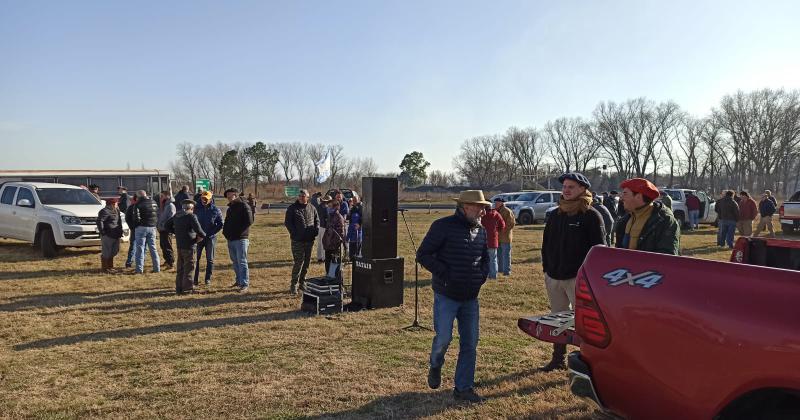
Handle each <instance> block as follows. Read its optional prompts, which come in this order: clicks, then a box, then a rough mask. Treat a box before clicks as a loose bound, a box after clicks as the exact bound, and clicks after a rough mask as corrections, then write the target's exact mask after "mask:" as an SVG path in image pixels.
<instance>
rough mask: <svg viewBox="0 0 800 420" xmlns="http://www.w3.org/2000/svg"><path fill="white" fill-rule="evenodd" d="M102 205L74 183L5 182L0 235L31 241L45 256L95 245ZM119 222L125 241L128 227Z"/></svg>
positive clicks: (1, 194) (1, 190) (1, 195)
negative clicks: (67, 247)
mask: <svg viewBox="0 0 800 420" xmlns="http://www.w3.org/2000/svg"><path fill="white" fill-rule="evenodd" d="M104 205H105V203H104V202H102V201H100V200H98V199H97V197H95V196H94V195H92V193H90V192H89V191H87V190H85V189H83V188H80V187H76V186H74V185H67V184H51V183H44V182H7V183H4V184H2V185H0V237H2V238H11V239H19V240H22V241H26V242H30V243H32V244H34V246H36V247H38V248H40V249H41V251H42V255H44V256H45V257H47V258H52V257H55V256H56V254H57V253H58V250H59V249H60V248H63V247H66V246H73V247H86V246H97V245H100V234H99V233H98V231H97V213H98V212H99V211H100V209H102V208H103V206H104ZM122 223H123V225H122V228H123V240H125V241H127V240H128V237H129V233H130V231H129V229H128V225H127V223H125V221H124V218H123V222H122Z"/></svg>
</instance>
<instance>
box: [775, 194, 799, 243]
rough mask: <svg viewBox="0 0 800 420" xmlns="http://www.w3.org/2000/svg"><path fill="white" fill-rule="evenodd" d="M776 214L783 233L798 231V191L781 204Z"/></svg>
mask: <svg viewBox="0 0 800 420" xmlns="http://www.w3.org/2000/svg"><path fill="white" fill-rule="evenodd" d="M778 214H779V215H780V220H781V230H782V231H783V233H793V232H797V231H800V191H797V192H796V193H794V195H793V196H792V197H791V198H789V199H788V200H787V201H784V202H783V204H781V206H780V208H779V210H778Z"/></svg>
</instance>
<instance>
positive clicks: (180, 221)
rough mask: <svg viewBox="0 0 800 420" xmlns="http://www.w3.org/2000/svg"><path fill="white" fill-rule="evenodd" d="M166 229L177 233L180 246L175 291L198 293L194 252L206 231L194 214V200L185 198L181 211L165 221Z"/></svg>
mask: <svg viewBox="0 0 800 420" xmlns="http://www.w3.org/2000/svg"><path fill="white" fill-rule="evenodd" d="M164 230H165V231H167V232H169V233H171V234H174V235H175V246H176V247H177V248H178V267H177V268H178V269H177V273H176V274H175V292H176V293H178V294H182V293H196V292H197V291H198V290H197V289H195V288H194V287H193V284H192V271H194V254H195V252H197V251H196V249H197V243H198V242H201V241H202V240H203V238H204V237H205V236H206V233H205V232H203V228H202V227H200V222H198V221H197V216H195V215H194V200H183V202H182V203H181V211H179V212H177V213H176V214H175V216H173V217H171V218H170V219H169V220H167V221H166V222H165V223H164Z"/></svg>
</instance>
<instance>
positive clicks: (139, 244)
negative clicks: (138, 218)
mask: <svg viewBox="0 0 800 420" xmlns="http://www.w3.org/2000/svg"><path fill="white" fill-rule="evenodd" d="M145 243H147V249H149V250H150V258H151V259H152V260H153V272H154V273H158V272H159V271H161V259H160V258H158V250H157V249H156V228H155V227H147V226H137V227H136V254H135V256H134V259H135V260H136V272H137V273H142V272H144V246H145Z"/></svg>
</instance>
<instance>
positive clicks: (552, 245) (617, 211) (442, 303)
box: [417, 172, 680, 402]
mask: <svg viewBox="0 0 800 420" xmlns="http://www.w3.org/2000/svg"><path fill="white" fill-rule="evenodd" d="M559 181H560V182H561V183H562V189H561V199H560V200H559V203H558V209H557V210H555V211H554V212H553V213H552V214H551V215H550V216H549V218H548V220H547V224H546V225H545V228H544V235H543V238H542V247H541V256H542V269H543V271H544V275H545V290H546V292H547V296H548V299H549V301H550V308H551V311H553V312H559V311H565V310H568V309H570V307H574V305H575V279H576V276H577V273H578V269H579V268H580V266H581V264H582V263H583V261H584V259H585V258H586V255H587V254H588V252H589V250H590V249H591V248H592V247H593V246H595V245H601V246H612V244H615V246H616V247H618V248H627V249H632V250H640V251H649V252H659V253H665V254H672V255H677V254H678V252H679V249H680V226H679V223H678V221H677V220H676V219H675V217H674V216H673V214H672V210H671V209H670V208H669V207H668V206H667V205H666V204H664V203H663V202H662V201H657V199H658V198H659V197H660V192H659V190H658V188H656V186H655V185H653V183H651V182H650V181H648V180H646V179H642V178H634V179H629V180H626V181H625V182H623V183H622V184H621V185H620V188H621V189H622V197H621V200H618V199H617V197H616V196H618V194H617V192H616V191H612V192H611V193H603V194H602V195H597V196H596V195H594V194H592V192H591V183H590V182H589V180H588V179H587V178H586V177H585V176H584V175H582V174H580V173H576V172H571V173H566V174H563V175H562V176H561V177H560V178H559ZM513 229H514V217H513V213H511V212H510V210H509V209H508V208H506V207H505V206H504V204H503V199H502V198H498V199H495V203H494V207H492V203H490V202H488V201H486V200H485V199H484V195H483V191H480V190H467V191H464V192H462V193H461V195H460V197H459V198H458V200H457V208H456V212H455V214H453V215H451V216H447V217H444V218H441V219H438V220H436V221H434V222H433V224H432V225H431V227H430V229H429V231H428V233H427V234H426V235H425V238H424V239H423V241H422V243H421V244H420V247H419V249H418V251H417V261H419V263H420V264H421V265H422V266H423V267H425V268H426V269H427V270H428V271H430V272H431V273H432V287H433V326H434V331H435V336H434V338H433V342H432V344H431V353H430V360H429V370H428V386H429V387H430V388H432V389H437V388H439V386H440V385H441V374H442V366H443V365H444V356H445V353H446V352H447V348H448V346H449V345H450V342H451V340H452V336H453V324H454V322H455V321H456V320H457V321H458V333H459V337H460V338H459V352H458V360H457V362H456V369H455V378H454V389H453V396H454V397H455V398H456V399H458V400H464V401H469V402H480V401H482V400H483V398H482V397H481V396H480V395H479V394H478V393H477V392H475V389H474V377H475V361H476V357H477V344H478V336H479V318H480V317H479V312H480V309H479V302H478V294H479V293H480V289H481V287H482V285H483V284H484V283H485V282H486V281H487V279H491V278H496V277H497V274H498V272H500V273H502V274H504V275H508V274H510V272H511V258H510V256H511V242H512V238H513V232H512V231H513ZM504 244H506V246H503V245H504ZM498 249H499V250H500V252H498ZM498 264H499V265H498ZM565 355H566V345H564V344H554V346H553V353H552V357H551V359H550V361H549V362H548V363H547V364H545V365H544V366H542V367H541V370H542V371H552V370H555V369H565V368H566V366H565V360H564V359H565Z"/></svg>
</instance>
